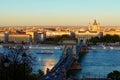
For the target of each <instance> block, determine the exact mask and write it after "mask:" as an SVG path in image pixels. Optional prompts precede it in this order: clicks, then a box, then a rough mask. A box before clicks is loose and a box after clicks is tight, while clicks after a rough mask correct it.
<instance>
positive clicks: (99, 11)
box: [0, 0, 120, 26]
mask: <svg viewBox="0 0 120 80" xmlns="http://www.w3.org/2000/svg"><path fill="white" fill-rule="evenodd" d="M119 3H120V1H119V0H99V1H98V0H89V1H88V0H19V1H18V0H0V14H1V15H0V18H1V20H0V26H87V25H88V24H89V22H90V23H92V22H93V20H94V19H96V20H97V21H98V22H99V23H100V25H103V26H120V23H119V21H120V15H119V14H120V11H119V7H120V6H119Z"/></svg>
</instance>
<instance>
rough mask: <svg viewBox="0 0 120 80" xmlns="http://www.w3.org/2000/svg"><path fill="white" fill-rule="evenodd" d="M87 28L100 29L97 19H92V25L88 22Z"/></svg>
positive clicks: (91, 29)
mask: <svg viewBox="0 0 120 80" xmlns="http://www.w3.org/2000/svg"><path fill="white" fill-rule="evenodd" d="M88 28H89V30H90V31H100V24H98V23H97V21H96V20H94V22H93V25H92V26H91V25H90V24H89V27H88Z"/></svg>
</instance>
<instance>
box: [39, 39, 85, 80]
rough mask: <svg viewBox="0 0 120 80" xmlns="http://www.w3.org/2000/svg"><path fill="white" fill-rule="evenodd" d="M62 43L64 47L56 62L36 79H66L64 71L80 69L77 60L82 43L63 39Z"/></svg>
mask: <svg viewBox="0 0 120 80" xmlns="http://www.w3.org/2000/svg"><path fill="white" fill-rule="evenodd" d="M63 44H64V45H65V48H64V51H63V54H62V56H61V58H60V60H59V61H58V63H57V64H56V65H55V66H54V67H53V68H52V69H51V70H50V71H49V69H48V71H47V74H46V75H45V76H43V77H42V78H39V79H38V80H66V72H67V71H68V70H69V69H81V66H80V64H78V63H77V60H78V59H79V52H80V50H81V49H82V46H83V43H82V42H81V43H80V44H79V45H76V41H64V42H63Z"/></svg>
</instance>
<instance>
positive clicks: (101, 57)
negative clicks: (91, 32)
mask: <svg viewBox="0 0 120 80" xmlns="http://www.w3.org/2000/svg"><path fill="white" fill-rule="evenodd" d="M2 50H3V49H0V52H1V51H2ZM40 51H41V50H39V49H35V50H30V51H29V52H30V54H32V55H33V57H35V59H36V62H35V64H36V65H34V66H33V72H35V73H36V72H37V71H38V69H41V70H43V71H44V73H46V69H47V68H49V69H51V68H52V67H54V65H55V64H56V63H57V62H58V61H59V59H60V57H61V55H62V52H63V50H59V49H58V50H51V51H52V52H53V54H37V53H39V52H40ZM79 63H80V64H81V66H82V69H81V70H76V71H74V72H73V73H72V74H74V76H75V77H79V78H83V77H86V78H88V77H90V78H95V77H96V78H104V77H106V75H107V74H108V73H109V72H111V71H113V70H119V71H120V50H114V49H112V50H106V49H103V50H97V49H96V50H89V52H88V53H85V54H84V55H83V56H82V57H80V59H79Z"/></svg>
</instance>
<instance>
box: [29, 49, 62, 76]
mask: <svg viewBox="0 0 120 80" xmlns="http://www.w3.org/2000/svg"><path fill="white" fill-rule="evenodd" d="M40 51H41V50H30V53H31V54H33V57H35V58H36V62H35V63H36V65H35V66H33V70H34V71H33V72H34V73H36V72H37V71H38V69H41V70H43V71H44V73H45V74H46V70H47V68H49V69H52V68H53V67H54V65H55V64H56V63H57V62H58V61H59V59H60V56H61V54H62V50H51V51H52V52H53V54H37V53H38V52H40Z"/></svg>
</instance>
